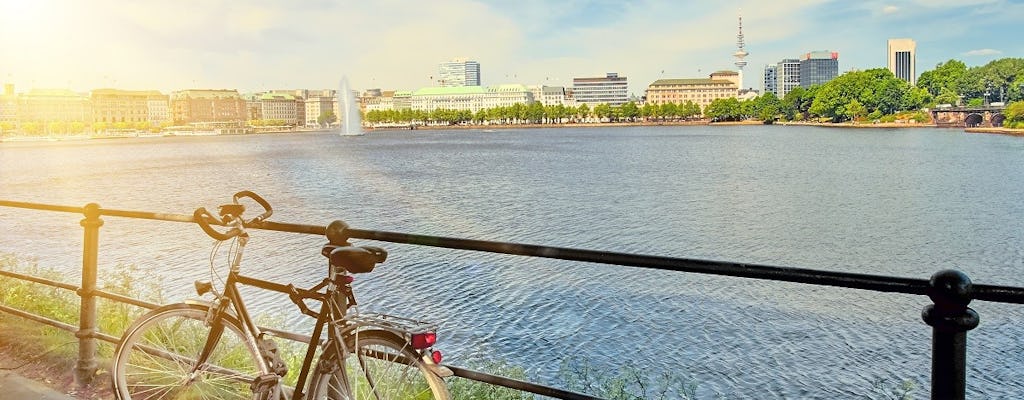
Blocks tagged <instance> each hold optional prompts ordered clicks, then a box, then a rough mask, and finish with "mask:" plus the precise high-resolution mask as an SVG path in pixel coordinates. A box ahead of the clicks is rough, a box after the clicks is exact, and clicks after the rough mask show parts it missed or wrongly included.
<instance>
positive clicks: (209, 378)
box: [111, 303, 266, 400]
mask: <svg viewBox="0 0 1024 400" xmlns="http://www.w3.org/2000/svg"><path fill="white" fill-rule="evenodd" d="M208 311H209V307H208V306H205V305H199V304H188V303H180V304H170V305H166V306H163V307H160V308H157V309H154V310H152V311H150V312H149V313H147V314H145V315H143V316H142V317H139V319H137V320H136V321H135V322H134V323H133V324H132V326H131V327H129V328H128V330H126V331H125V333H124V335H123V336H122V338H121V341H120V343H119V344H118V346H117V350H116V351H115V353H114V363H113V368H112V370H111V374H112V379H113V382H114V392H115V393H116V395H117V398H118V399H120V400H141V399H152V398H160V399H165V398H166V399H252V398H253V394H252V390H251V384H252V381H253V379H255V377H256V376H260V375H264V374H265V373H266V371H261V369H260V368H261V367H260V363H259V361H258V360H259V357H260V355H259V354H260V353H259V350H258V349H256V348H255V347H254V346H253V345H252V344H251V343H250V341H248V340H244V337H243V335H242V329H241V328H240V325H239V323H238V320H237V319H235V318H234V317H232V316H229V315H224V316H223V317H222V318H221V322H222V323H223V325H224V327H225V329H224V333H223V334H222V335H221V338H220V341H219V342H218V344H217V347H216V348H214V350H213V352H212V353H211V354H210V357H209V360H207V362H206V364H205V365H204V366H203V367H202V369H201V370H199V371H197V373H194V374H188V371H189V370H190V369H191V368H192V366H193V365H194V363H195V361H196V360H195V359H194V358H195V357H197V356H198V355H199V353H200V351H201V350H202V348H203V345H204V344H205V342H206V338H207V337H208V336H209V333H210V326H207V325H206V323H205V319H206V316H207V312H208Z"/></svg>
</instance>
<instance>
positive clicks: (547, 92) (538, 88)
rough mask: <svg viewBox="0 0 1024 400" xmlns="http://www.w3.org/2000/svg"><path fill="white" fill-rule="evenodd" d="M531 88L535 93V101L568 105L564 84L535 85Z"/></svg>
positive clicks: (531, 91) (546, 104)
mask: <svg viewBox="0 0 1024 400" xmlns="http://www.w3.org/2000/svg"><path fill="white" fill-rule="evenodd" d="M529 89H530V93H531V94H533V101H539V102H540V103H541V104H543V105H545V106H554V105H559V104H561V105H563V106H564V105H568V102H567V100H566V95H565V88H564V87H562V86H545V85H533V86H530V87H529Z"/></svg>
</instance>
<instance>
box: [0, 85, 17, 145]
mask: <svg viewBox="0 0 1024 400" xmlns="http://www.w3.org/2000/svg"><path fill="white" fill-rule="evenodd" d="M17 125H18V95H16V94H15V93H14V85H13V84H10V83H7V84H4V92H3V94H0V133H3V131H6V130H13V129H15V128H16V127H17Z"/></svg>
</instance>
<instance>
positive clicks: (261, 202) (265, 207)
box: [231, 190, 274, 225]
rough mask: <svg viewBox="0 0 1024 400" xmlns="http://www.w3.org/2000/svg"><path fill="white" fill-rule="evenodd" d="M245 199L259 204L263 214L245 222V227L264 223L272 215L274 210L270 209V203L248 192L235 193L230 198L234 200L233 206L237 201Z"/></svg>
mask: <svg viewBox="0 0 1024 400" xmlns="http://www.w3.org/2000/svg"><path fill="white" fill-rule="evenodd" d="M245 197H248V198H250V199H253V200H254V201H256V202H257V203H259V205H260V206H262V207H263V214H260V215H259V216H258V217H256V218H253V219H250V220H248V221H246V222H245V224H246V225H249V224H258V223H260V222H263V221H265V220H266V219H267V218H270V216H271V215H273V214H274V209H273V208H271V207H270V203H268V202H267V201H266V200H264V199H263V198H262V197H260V195H258V194H256V193H253V192H250V191H248V190H243V191H241V192H238V193H235V195H234V196H232V197H231V198H232V200H234V202H235V204H239V203H238V200H239V199H242V198H245Z"/></svg>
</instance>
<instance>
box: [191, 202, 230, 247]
mask: <svg viewBox="0 0 1024 400" xmlns="http://www.w3.org/2000/svg"><path fill="white" fill-rule="evenodd" d="M192 219H194V220H195V221H196V223H197V224H199V227H200V228H203V232H206V234H207V235H209V236H210V237H212V238H214V239H216V240H220V241H224V240H228V239H231V238H233V237H235V236H238V234H240V233H242V231H240V230H238V228H231V229H230V230H228V231H227V232H224V233H220V232H217V230H216V229H213V227H212V226H210V222H209V220H210V219H212V220H214V221H217V222H221V221H220V219H219V218H217V217H215V216H213V214H210V212H209V211H206V208H205V207H199V208H197V209H196V211H195V212H194V213H192Z"/></svg>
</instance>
